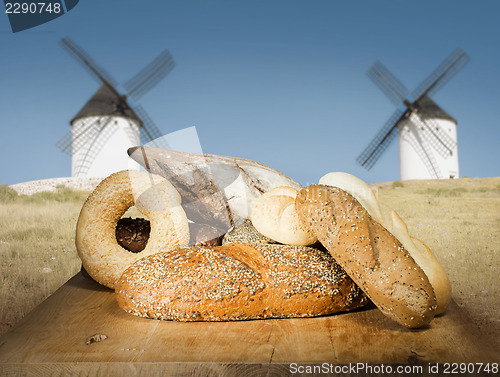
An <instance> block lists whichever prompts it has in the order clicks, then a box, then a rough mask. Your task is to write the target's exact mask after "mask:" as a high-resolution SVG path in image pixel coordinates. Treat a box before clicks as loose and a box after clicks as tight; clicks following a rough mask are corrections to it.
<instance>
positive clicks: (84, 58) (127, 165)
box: [56, 37, 175, 177]
mask: <svg viewBox="0 0 500 377" xmlns="http://www.w3.org/2000/svg"><path fill="white" fill-rule="evenodd" d="M60 44H61V46H62V47H63V48H64V49H65V50H66V51H67V52H68V53H69V54H70V55H71V56H72V57H73V58H75V59H76V61H78V62H79V63H80V64H81V65H82V66H83V67H84V68H85V69H86V70H87V72H88V73H89V74H90V75H91V76H92V77H93V78H94V79H95V80H96V81H97V82H98V83H99V84H101V87H100V88H99V89H98V90H97V92H96V93H95V94H94V95H93V96H92V97H91V98H90V99H89V100H88V101H87V103H86V104H85V105H84V106H83V108H82V109H81V110H80V111H79V112H78V113H77V114H76V116H75V117H74V118H73V120H71V130H70V131H69V132H68V133H67V134H66V135H65V136H63V138H61V139H60V140H59V141H58V142H57V144H56V145H57V146H58V147H59V148H60V149H61V150H62V151H63V152H66V153H68V154H71V176H72V177H106V176H108V175H110V174H111V173H114V172H117V171H119V170H124V169H139V165H138V164H137V163H135V162H134V161H131V159H130V158H129V157H128V154H127V149H128V148H129V147H131V146H137V145H140V144H141V139H142V141H143V142H150V141H155V139H157V138H159V137H161V132H160V131H159V130H158V128H157V127H156V126H155V124H154V123H153V121H152V120H151V118H149V116H148V115H147V113H146V112H145V110H144V109H143V108H142V106H140V105H135V104H134V103H132V101H131V100H133V101H137V100H138V99H139V98H140V97H142V96H143V95H144V94H146V93H147V92H148V91H149V90H150V89H151V88H153V87H154V86H155V85H156V84H158V82H159V81H160V80H161V79H163V78H164V77H165V76H166V75H167V74H168V73H169V72H170V71H171V70H172V69H173V68H174V66H175V63H174V61H173V58H172V56H171V55H170V53H169V52H168V51H167V50H164V51H163V52H162V53H160V55H158V56H157V57H156V58H155V59H154V60H153V61H152V62H151V63H150V64H148V65H147V66H146V67H144V68H143V69H142V70H141V71H139V72H138V73H137V74H136V75H135V76H134V77H132V78H131V79H130V80H129V81H127V82H126V83H125V84H124V85H123V86H124V88H125V90H126V93H125V95H121V94H120V93H119V92H118V90H117V89H116V88H117V87H118V83H117V82H116V80H114V79H113V77H112V76H111V75H110V74H109V73H107V72H106V71H105V70H104V69H102V68H101V67H100V66H99V65H98V64H97V63H96V62H95V61H94V60H93V59H92V58H91V57H90V56H89V55H88V54H87V53H86V52H85V51H84V50H83V49H82V48H81V47H80V46H78V45H76V43H74V42H73V41H72V40H71V39H70V38H68V37H66V38H63V39H62V40H61V43H60ZM156 146H158V147H161V146H160V145H156Z"/></svg>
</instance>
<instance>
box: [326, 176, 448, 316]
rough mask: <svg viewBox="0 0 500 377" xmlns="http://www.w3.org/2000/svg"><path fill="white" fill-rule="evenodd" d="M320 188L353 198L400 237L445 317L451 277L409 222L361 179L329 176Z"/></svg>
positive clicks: (437, 310) (376, 219) (438, 312)
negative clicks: (412, 231)
mask: <svg viewBox="0 0 500 377" xmlns="http://www.w3.org/2000/svg"><path fill="white" fill-rule="evenodd" d="M319 183H320V184H323V185H328V186H335V187H338V188H340V189H342V190H345V191H347V192H348V193H349V194H351V195H352V196H353V197H354V198H356V200H358V202H359V203H360V204H361V205H362V206H363V207H364V208H365V209H366V210H367V211H368V213H369V214H370V216H371V217H372V218H373V219H374V220H375V221H377V222H378V223H379V224H381V225H382V226H383V227H385V228H386V229H387V230H388V231H389V232H390V233H392V234H393V235H394V237H396V238H397V239H398V240H399V242H401V244H402V245H403V247H404V248H405V249H406V251H408V253H409V254H410V255H411V257H412V258H413V259H414V260H415V262H416V263H417V264H418V265H419V266H420V268H421V269H422V270H423V271H424V272H425V274H426V275H427V277H428V278H429V281H430V283H431V285H432V288H433V289H434V294H435V295H436V301H437V309H436V314H441V313H443V312H444V311H445V310H446V308H447V307H448V304H449V303H450V301H451V285H450V280H449V279H448V275H447V274H446V272H445V270H444V268H443V267H442V266H441V264H440V263H439V261H438V260H437V259H436V257H435V256H434V254H433V253H432V252H431V250H430V249H429V248H428V247H427V246H426V245H425V244H424V243H423V242H422V241H420V240H417V239H416V238H413V237H411V236H410V235H409V233H408V228H407V226H406V224H405V222H404V221H403V220H402V219H401V217H399V215H398V214H397V213H396V212H395V211H394V210H393V209H391V208H389V207H387V206H385V205H383V204H379V202H378V200H377V198H376V196H375V194H374V192H373V190H372V189H371V188H370V186H368V185H367V184H366V183H365V182H363V181H362V180H361V179H359V178H357V177H355V176H353V175H351V174H348V173H343V172H335V173H328V174H326V175H324V176H323V177H322V178H321V179H320V180H319Z"/></svg>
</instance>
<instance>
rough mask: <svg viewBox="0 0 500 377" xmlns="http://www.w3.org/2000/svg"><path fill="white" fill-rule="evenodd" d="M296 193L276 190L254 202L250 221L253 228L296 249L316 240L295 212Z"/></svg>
mask: <svg viewBox="0 0 500 377" xmlns="http://www.w3.org/2000/svg"><path fill="white" fill-rule="evenodd" d="M297 194H298V191H297V190H296V189H294V188H292V187H288V186H279V187H275V188H273V189H271V190H269V191H267V192H265V193H264V194H262V195H261V196H260V197H259V198H257V199H256V200H255V202H254V204H253V207H252V211H251V216H250V219H251V221H252V224H253V226H254V227H255V229H257V230H258V231H259V232H260V233H262V234H263V235H264V236H266V237H269V238H271V239H273V240H274V241H277V242H280V243H283V244H287V245H297V246H308V245H312V244H314V243H316V242H317V241H318V239H317V238H316V236H315V235H314V233H313V232H311V230H309V228H308V227H306V226H305V225H304V224H303V222H302V220H301V219H300V217H299V215H298V213H297V211H296V210H295V198H296V197H297Z"/></svg>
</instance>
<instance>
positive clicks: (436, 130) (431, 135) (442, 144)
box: [415, 114, 456, 158]
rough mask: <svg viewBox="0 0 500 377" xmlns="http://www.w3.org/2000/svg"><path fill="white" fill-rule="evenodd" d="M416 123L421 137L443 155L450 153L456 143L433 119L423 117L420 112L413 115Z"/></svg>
mask: <svg viewBox="0 0 500 377" xmlns="http://www.w3.org/2000/svg"><path fill="white" fill-rule="evenodd" d="M415 120H416V123H417V125H418V127H419V128H420V131H421V132H420V133H421V135H422V137H423V138H424V139H425V140H426V141H427V142H428V143H429V144H430V145H431V146H432V147H433V148H434V149H435V150H436V151H437V152H438V153H439V154H440V155H441V156H442V157H443V158H447V157H449V156H450V155H451V153H452V151H453V148H454V147H455V145H456V142H455V140H453V139H452V138H451V137H450V136H449V135H448V134H447V133H446V132H445V131H443V129H442V128H441V127H439V124H437V123H436V122H435V121H434V120H432V119H430V118H424V117H422V116H421V115H420V114H418V116H416V117H415Z"/></svg>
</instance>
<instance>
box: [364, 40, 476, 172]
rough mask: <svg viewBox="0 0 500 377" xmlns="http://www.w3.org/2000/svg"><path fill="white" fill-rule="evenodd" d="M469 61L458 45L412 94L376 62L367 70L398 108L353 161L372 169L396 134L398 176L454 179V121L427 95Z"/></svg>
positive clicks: (455, 135)
mask: <svg viewBox="0 0 500 377" xmlns="http://www.w3.org/2000/svg"><path fill="white" fill-rule="evenodd" d="M468 61H469V57H468V55H467V54H466V53H465V52H464V51H462V50H461V49H458V48H457V49H456V50H454V51H453V52H452V53H451V54H450V55H449V56H448V57H447V58H446V59H445V60H444V61H443V62H442V63H441V65H440V66H439V67H437V68H436V70H435V71H434V72H432V74H431V75H430V76H429V77H428V78H427V79H425V80H424V81H423V82H422V83H421V84H420V85H419V86H418V87H417V88H416V89H415V90H414V91H413V92H412V93H409V91H408V89H406V87H405V86H404V85H403V84H402V83H401V82H400V81H399V80H398V79H397V78H396V77H394V76H393V75H392V74H391V73H390V72H389V71H388V70H387V68H385V67H384V66H383V65H382V63H380V62H378V61H377V62H376V63H375V64H374V65H373V66H372V67H371V68H370V69H369V70H368V72H367V75H368V77H370V79H371V80H372V81H373V82H374V83H375V84H376V85H377V86H378V87H379V88H380V89H381V90H382V92H383V93H384V94H385V95H386V96H387V97H388V98H389V99H390V100H391V101H392V102H393V103H394V104H395V105H397V106H398V108H397V109H396V111H395V112H394V113H393V114H392V116H391V117H390V118H389V120H388V121H387V123H386V124H385V125H384V126H383V127H382V129H381V130H380V131H379V132H378V133H377V135H376V136H375V138H374V139H373V140H372V141H371V142H370V144H369V145H368V146H367V147H366V148H365V149H364V151H363V152H362V153H361V154H360V155H359V156H358V158H357V161H358V163H360V164H361V165H362V166H364V167H365V168H367V169H368V170H369V169H371V168H372V166H373V165H374V164H375V163H376V162H377V160H378V159H379V157H380V156H381V155H382V153H383V152H384V151H385V150H386V149H387V147H388V146H389V144H390V143H391V141H392V140H393V139H394V138H395V137H396V135H399V159H400V176H401V179H402V180H407V179H444V178H458V174H459V171H458V149H457V121H456V120H455V119H453V118H452V117H451V116H450V115H448V114H447V113H446V112H445V111H444V110H443V109H441V108H440V107H439V106H438V105H437V104H436V103H435V102H434V101H433V100H432V99H431V97H432V95H434V94H435V93H436V92H437V91H438V90H439V89H441V88H442V87H443V86H444V85H445V84H446V83H447V82H448V81H450V80H451V78H452V77H453V76H455V74H457V73H458V71H460V69H462V68H463V67H464V65H465V64H467V62H468Z"/></svg>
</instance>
